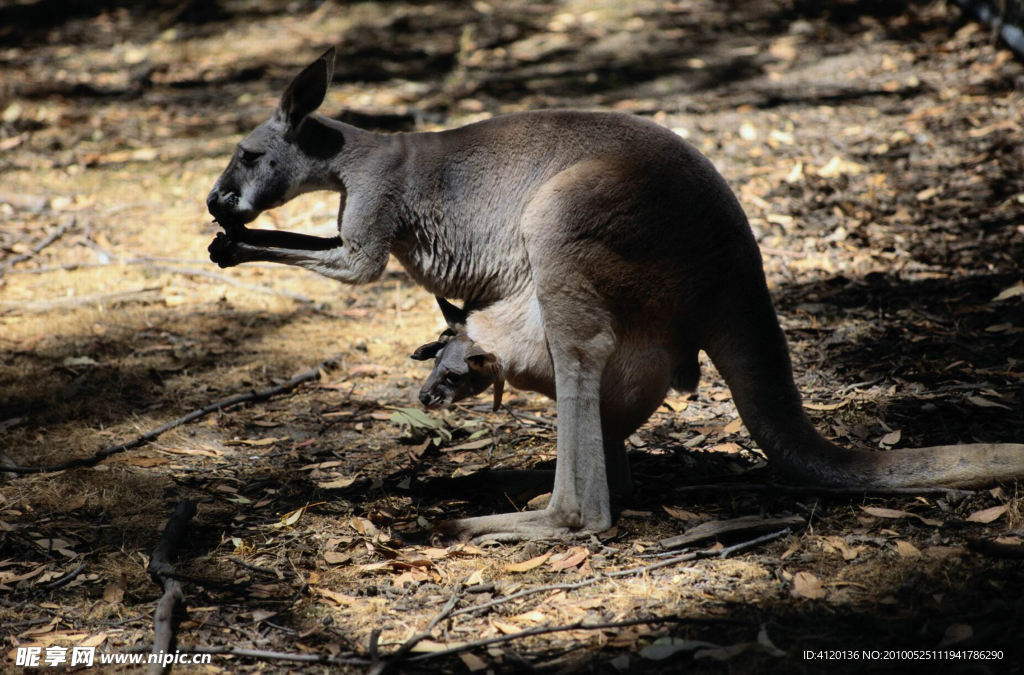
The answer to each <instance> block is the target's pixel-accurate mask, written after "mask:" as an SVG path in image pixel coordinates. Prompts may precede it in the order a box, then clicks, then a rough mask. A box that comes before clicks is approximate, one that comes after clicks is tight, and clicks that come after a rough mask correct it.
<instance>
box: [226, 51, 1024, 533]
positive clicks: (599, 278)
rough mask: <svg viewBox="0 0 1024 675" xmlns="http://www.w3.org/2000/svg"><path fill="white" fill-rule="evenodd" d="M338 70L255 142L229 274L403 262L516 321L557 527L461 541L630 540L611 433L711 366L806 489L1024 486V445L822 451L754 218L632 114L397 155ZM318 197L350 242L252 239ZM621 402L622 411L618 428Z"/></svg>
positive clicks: (464, 134) (459, 133) (421, 142)
mask: <svg viewBox="0 0 1024 675" xmlns="http://www.w3.org/2000/svg"><path fill="white" fill-rule="evenodd" d="M333 67H334V50H333V49H330V50H328V51H327V52H326V53H324V54H323V56H321V57H320V58H319V59H317V60H316V61H314V62H313V63H312V64H310V65H309V66H307V67H306V68H305V69H304V70H303V71H302V72H301V73H299V74H298V76H296V78H295V79H294V80H293V81H292V82H291V83H290V84H289V85H288V86H287V88H286V89H285V91H284V94H283V95H282V98H281V102H280V104H279V105H278V108H277V110H276V111H275V112H274V114H273V115H272V116H271V117H270V118H269V119H268V120H267V121H266V122H264V123H262V124H261V125H259V126H258V127H257V128H256V129H255V130H254V131H253V132H252V133H250V134H249V135H248V136H246V137H245V138H244V139H242V141H241V142H240V143H239V145H238V151H237V152H236V153H235V155H234V156H233V157H232V159H231V161H230V162H229V164H228V166H227V168H226V169H225V170H224V172H223V174H222V175H221V176H220V178H218V179H217V182H216V184H215V185H214V187H213V189H212V191H211V192H210V195H209V197H208V199H207V205H208V208H209V211H210V214H211V215H212V216H213V217H214V219H215V220H216V221H218V222H219V223H220V224H221V225H222V226H223V227H224V229H225V232H222V233H218V234H217V236H216V237H215V239H214V240H213V242H212V243H211V244H210V247H209V250H210V258H211V260H213V261H214V262H216V263H217V264H219V265H220V266H221V267H229V266H232V265H238V264H241V263H246V262H251V261H269V262H277V263H283V264H288V265H298V266H301V267H304V268H306V269H310V270H313V271H315V272H318V273H320V274H322V275H325V276H327V277H330V278H332V279H337V280H338V281H341V282H343V283H348V284H363V283H369V282H372V281H374V280H376V279H378V278H379V277H380V276H381V274H382V273H383V271H384V268H385V266H386V264H387V261H388V257H389V254H390V255H394V256H395V258H396V259H397V260H398V261H399V262H400V263H401V264H402V265H403V267H404V268H405V269H406V271H407V272H408V274H409V275H410V277H412V279H413V280H415V281H416V282H417V283H419V284H420V285H422V286H424V287H425V288H426V289H427V290H428V291H430V292H431V293H433V294H434V295H436V296H441V297H447V298H456V299H461V300H464V301H465V302H466V303H467V306H468V307H488V308H489V311H488V313H489V315H490V316H492V317H502V319H501V320H500V321H497V320H496V321H495V323H494V324H493V325H494V326H496V327H498V329H499V330H501V329H504V330H509V329H514V330H510V332H511V333H513V334H514V336H515V338H514V340H515V341H514V342H513V341H511V340H507V338H506V339H505V341H504V342H502V347H501V349H500V350H499V349H497V348H494V349H491V350H489V351H490V352H491V353H497V354H501V355H502V356H503V357H505V358H507V359H508V362H509V363H521V362H523V361H522V359H521V358H519V357H518V356H516V355H517V354H520V353H521V354H524V355H525V354H539V353H542V352H546V353H547V354H548V355H549V356H550V360H549V361H547V362H546V363H545V364H542V365H543V366H544V367H545V368H547V369H548V370H547V371H546V372H544V373H543V375H542V376H540V377H537V373H536V372H534V370H532V369H528V370H524V371H523V373H522V374H521V376H522V381H521V384H523V386H524V388H527V389H531V388H533V389H536V390H538V391H542V392H543V393H549V392H550V394H551V395H553V394H554V393H555V392H557V404H556V405H557V412H558V435H557V450H556V452H557V460H556V466H555V483H554V489H553V491H552V497H551V501H550V503H549V505H548V507H547V508H546V509H545V510H543V511H532V512H526V513H510V514H498V515H490V516H482V517H477V518H468V519H463V520H459V521H455V523H454V532H455V533H456V534H457V535H458V536H460V537H470V538H475V537H482V536H488V537H493V538H495V539H499V540H500V539H529V538H543V537H562V536H568V535H573V534H577V533H585V532H593V531H600V530H603V529H606V528H608V527H610V526H611V523H612V516H611V508H610V499H609V480H608V477H609V474H612V473H616V472H617V471H618V469H616V468H615V467H614V466H612V464H613V462H612V461H610V460H608V459H607V458H606V452H605V451H604V448H605V447H606V446H605V442H604V433H605V428H606V426H605V425H609V424H610V425H619V426H620V427H621V428H635V427H637V426H639V425H640V424H641V423H642V422H643V421H644V420H646V419H647V418H648V417H650V415H651V414H652V413H653V412H654V411H655V410H656V409H657V407H658V406H659V405H660V404H661V402H662V401H663V399H664V397H665V395H666V393H667V392H668V390H669V388H670V387H671V386H673V384H676V383H685V382H687V381H692V380H693V379H694V375H693V374H694V373H695V372H696V368H697V366H696V363H697V354H698V352H699V350H702V349H703V350H704V351H705V352H706V353H707V354H708V356H709V357H710V358H711V360H712V362H713V363H714V364H715V366H716V367H717V368H718V370H719V372H720V373H721V374H722V376H723V377H724V379H725V381H726V383H727V384H728V386H729V388H730V390H731V391H732V395H733V400H734V401H735V403H736V406H737V408H738V410H739V413H740V417H741V418H742V419H743V422H744V423H745V424H746V427H747V429H748V430H749V431H750V434H751V437H752V438H753V439H754V441H755V442H756V443H757V444H758V445H759V446H760V447H761V448H762V450H764V452H765V454H766V455H767V456H768V459H769V461H770V462H771V463H773V464H775V465H776V466H778V467H780V468H781V469H782V470H783V471H786V472H788V473H790V474H792V475H793V476H795V477H797V478H799V479H801V480H804V481H806V482H810V483H815V484H819V485H831V486H845V487H854V486H856V487H865V488H888V487H908V486H950V487H970V486H979V485H983V484H987V483H991V482H993V481H995V480H997V479H1012V478H1015V477H1020V476H1024V445H1022V444H1010V443H1002V444H975V445H946V446H939V447H932V448H920V449H912V450H899V451H894V452H877V453H876V452H862V451H851V450H844V449H841V448H839V447H837V446H836V445H834V444H833V443H831V442H829V441H828V440H826V439H825V438H824V437H822V436H821V435H820V434H819V433H818V432H817V431H816V430H815V428H814V426H813V425H812V424H811V422H810V420H809V419H808V417H807V415H806V414H805V413H804V410H803V407H802V405H801V399H800V393H799V392H798V390H797V388H796V385H795V383H794V381H793V373H792V366H791V364H790V359H789V350H788V348H787V345H786V339H785V336H784V335H783V333H782V329H781V327H780V326H779V321H778V318H777V317H776V314H775V310H774V308H773V306H772V301H771V296H770V294H769V292H768V286H767V284H766V281H765V276H764V271H763V269H762V263H761V254H760V250H759V249H758V246H757V242H756V241H755V239H754V236H753V234H752V232H751V230H750V226H749V225H748V223H747V219H746V216H745V215H744V213H743V209H742V208H741V207H740V204H739V201H738V200H737V199H736V196H735V195H734V194H733V192H732V190H730V189H729V186H728V185H727V184H726V182H725V179H723V178H722V177H721V175H719V173H718V172H717V171H716V170H715V168H714V166H713V165H712V164H711V162H710V161H709V160H708V159H707V158H706V157H704V156H703V155H702V154H701V153H700V152H699V151H697V149H696V148H694V147H693V146H691V145H690V144H688V143H687V142H685V141H684V140H683V139H682V138H680V137H679V136H678V135H676V134H674V133H672V132H671V131H669V130H668V129H665V128H663V127H661V126H659V125H658V124H656V123H654V122H651V121H649V120H645V119H642V118H639V117H634V116H630V115H626V114H618V113H602V112H581V111H537V112H525V113H517V114H513V115H507V116H503V117H496V118H493V119H489V120H486V121H483V122H477V123H475V124H470V125H467V126H465V127H462V128H458V129H453V130H450V131H443V132H438V133H401V134H392V135H378V134H374V133H370V132H367V131H364V130H360V129H358V128H355V127H352V126H349V125H346V124H342V123H340V122H337V121H335V120H332V119H329V118H327V117H324V116H322V115H318V114H316V113H315V111H316V109H317V108H318V107H319V106H320V104H321V103H322V102H323V99H324V96H325V94H326V92H327V87H328V83H329V82H330V80H331V76H332V72H333ZM314 190H334V191H337V192H339V193H340V194H341V207H340V210H339V215H338V226H339V234H338V236H336V237H326V238H324V237H312V236H308V235H301V234H296V233H289V232H278V231H267V230H255V229H249V228H247V227H246V225H248V224H249V223H251V222H252V221H253V220H255V219H256V218H257V216H259V214H260V213H262V212H263V211H265V210H267V209H271V208H274V207H276V206H279V205H281V204H284V203H285V202H287V201H288V200H290V199H292V198H294V197H295V196H297V195H300V194H302V193H305V192H310V191H314ZM470 325H472V319H470ZM497 337H501V336H497ZM477 339H478V340H479V342H480V343H481V344H483V345H489V346H491V345H490V343H489V342H488V340H490V339H491V337H490V336H488V337H487V338H486V339H485V337H484V336H483V335H478V336H477ZM527 360H529V359H527ZM506 375H507V376H508V377H509V379H510V380H511V381H516V379H515V376H514V375H513V374H510V373H506ZM531 377H533V378H535V380H536V381H534V382H532V383H531V382H529V380H530V378H531ZM606 382H607V383H609V384H608V385H607V386H614V387H616V388H617V389H618V390H619V392H621V394H620V395H619V396H617V400H619V401H621V402H622V405H621V406H616V407H615V408H614V409H608V408H607V407H604V409H602V408H603V406H602V396H601V392H602V388H603V387H604V386H606V385H605V384H604V383H606ZM552 385H553V387H552ZM620 433H621V432H620Z"/></svg>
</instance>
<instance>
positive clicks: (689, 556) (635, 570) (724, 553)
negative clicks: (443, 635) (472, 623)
mask: <svg viewBox="0 0 1024 675" xmlns="http://www.w3.org/2000/svg"><path fill="white" fill-rule="evenodd" d="M788 533H789V528H786V529H784V530H780V531H778V532H774V533H772V534H766V535H764V536H763V537H758V538H756V539H751V540H749V541H745V542H742V543H739V544H735V545H734V546H728V547H726V548H721V549H718V550H714V549H707V550H703V551H693V552H691V553H682V554H680V555H677V556H675V557H673V558H668V559H666V560H662V561H661V562H657V563H652V564H650V565H643V566H640V567H631V568H629V569H625V570H618V571H616V572H608V573H607V574H601V575H598V576H593V577H590V578H589V579H583V580H582V581H575V582H571V583H565V584H551V585H550V586H538V587H536V588H527V589H525V590H522V591H519V592H518V593H513V594H512V595H509V596H506V597H504V598H499V599H498V600H491V601H490V602H485V603H483V604H482V605H476V606H474V607H464V608H463V609H460V610H458V611H455V612H452V616H458V615H459V614H470V613H473V612H480V611H483V610H487V609H491V608H492V607H497V606H498V605H502V604H505V603H506V602H511V601H513V600H518V599H519V598H525V597H527V596H529V595H536V594H537V593H547V592H548V591H571V590H575V589H577V588H583V587H585V586H591V585H593V584H596V583H597V582H599V581H602V580H604V579H618V578H621V577H628V576H634V575H637V574H645V573H647V572H652V571H654V570H657V569H661V568H662V567H670V566H672V565H676V564H678V563H681V562H687V561H689V560H700V559H703V558H727V557H729V556H730V555H732V554H734V553H739V552H740V551H745V550H746V549H748V548H753V547H754V546H759V545H761V544H765V543H767V542H769V541H775V540H776V539H779V538H780V537H783V536H785V535H786V534H788Z"/></svg>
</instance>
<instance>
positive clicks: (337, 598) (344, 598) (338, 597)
mask: <svg viewBox="0 0 1024 675" xmlns="http://www.w3.org/2000/svg"><path fill="white" fill-rule="evenodd" d="M313 590H315V591H316V592H317V593H318V594H320V596H321V597H324V598H326V599H328V600H330V601H331V602H333V603H335V604H337V605H342V606H345V607H347V606H349V605H352V604H354V603H355V602H356V601H357V600H358V598H354V597H352V596H351V595H345V594H344V593H337V592H335V591H332V590H330V589H328V588H319V587H316V588H314V589H313Z"/></svg>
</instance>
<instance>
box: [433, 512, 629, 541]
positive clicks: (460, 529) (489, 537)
mask: <svg viewBox="0 0 1024 675" xmlns="http://www.w3.org/2000/svg"><path fill="white" fill-rule="evenodd" d="M609 527H611V519H610V518H608V519H607V522H605V519H604V518H595V519H593V522H587V521H585V520H584V521H582V522H581V519H580V517H579V515H578V514H570V513H567V512H565V511H562V510H560V509H558V508H552V507H550V506H549V507H548V508H546V509H545V510H543V511H527V512H523V513H502V514H499V515H494V516H480V517H478V518H463V519H461V520H452V521H448V522H446V523H441V524H439V525H438V526H437V527H436V528H434V531H435V532H437V533H438V534H441V535H442V536H447V537H453V538H455V539H459V540H462V541H465V540H469V541H471V542H473V543H480V542H483V541H498V542H513V541H532V540H537V539H569V538H571V537H576V536H579V535H585V534H590V533H593V532H601V531H602V530H606V529H608V528H609Z"/></svg>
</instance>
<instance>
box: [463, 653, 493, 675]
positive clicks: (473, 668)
mask: <svg viewBox="0 0 1024 675" xmlns="http://www.w3.org/2000/svg"><path fill="white" fill-rule="evenodd" d="M459 658H460V659H462V662H463V663H464V664H466V668H468V669H469V672H471V673H476V672H479V671H481V670H487V662H486V661H484V660H483V659H481V658H480V657H479V656H477V655H476V654H470V653H469V652H464V653H462V654H459Z"/></svg>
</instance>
